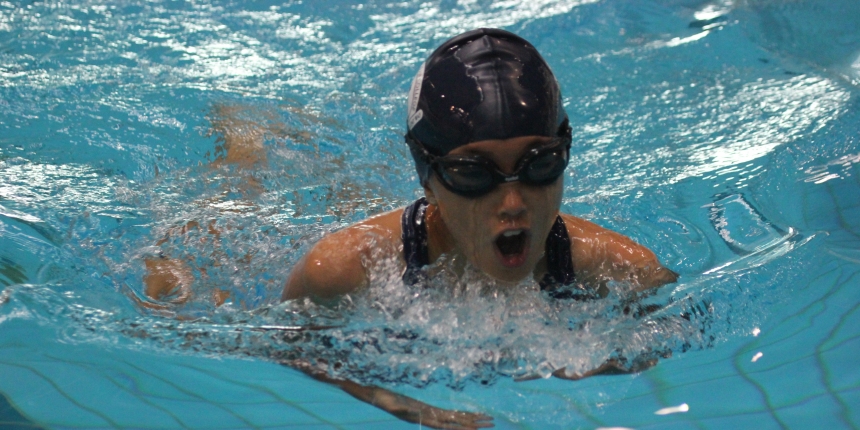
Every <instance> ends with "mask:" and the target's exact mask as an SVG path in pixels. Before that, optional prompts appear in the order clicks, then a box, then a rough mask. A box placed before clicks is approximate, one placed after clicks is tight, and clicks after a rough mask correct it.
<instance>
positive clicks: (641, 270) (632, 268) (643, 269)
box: [560, 213, 678, 288]
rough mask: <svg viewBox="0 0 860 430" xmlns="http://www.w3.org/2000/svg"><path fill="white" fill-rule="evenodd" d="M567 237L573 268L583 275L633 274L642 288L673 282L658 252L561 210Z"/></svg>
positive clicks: (674, 276) (672, 274) (674, 277)
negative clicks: (568, 238) (658, 256)
mask: <svg viewBox="0 0 860 430" xmlns="http://www.w3.org/2000/svg"><path fill="white" fill-rule="evenodd" d="M560 215H561V217H562V219H563V220H564V224H565V227H566V229H567V234H568V236H569V237H570V250H571V259H572V260H573V267H574V271H576V273H577V274H578V275H581V276H582V277H585V278H612V279H619V280H620V279H629V278H634V279H636V281H637V282H638V283H639V284H640V285H641V286H642V287H643V288H652V287H656V286H659V285H663V284H667V283H672V282H675V281H676V280H677V278H678V275H677V274H676V273H675V272H673V271H671V270H669V269H667V268H665V267H663V265H662V264H661V263H660V261H659V259H658V258H657V255H656V254H655V253H654V252H653V251H651V250H650V249H648V248H647V247H645V246H643V245H641V244H639V243H637V242H636V241H634V240H633V239H631V238H629V237H627V236H625V235H623V234H621V233H618V232H615V231H612V230H610V229H608V228H604V227H601V226H599V225H597V224H595V223H593V222H591V221H588V220H585V219H582V218H579V217H576V216H573V215H569V214H564V213H562V214H560Z"/></svg>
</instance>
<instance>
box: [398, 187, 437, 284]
mask: <svg viewBox="0 0 860 430" xmlns="http://www.w3.org/2000/svg"><path fill="white" fill-rule="evenodd" d="M427 205H428V203H427V199H425V198H424V197H421V198H420V199H418V200H416V201H415V203H412V204H411V205H409V206H407V207H406V209H404V210H403V215H402V216H401V217H400V227H401V233H400V238H401V239H402V240H403V258H404V259H405V260H406V271H405V272H404V273H403V282H406V283H407V284H415V283H417V282H418V281H419V280H420V279H421V275H422V272H421V268H422V267H424V266H426V265H428V264H430V254H429V250H428V245H427V225H426V224H425V223H424V213H425V212H426V211H427Z"/></svg>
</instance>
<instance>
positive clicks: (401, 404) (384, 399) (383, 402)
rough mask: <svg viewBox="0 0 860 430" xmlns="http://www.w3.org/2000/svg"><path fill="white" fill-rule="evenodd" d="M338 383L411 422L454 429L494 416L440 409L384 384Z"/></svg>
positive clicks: (487, 424)
mask: <svg viewBox="0 0 860 430" xmlns="http://www.w3.org/2000/svg"><path fill="white" fill-rule="evenodd" d="M338 385H340V388H341V389H343V390H344V391H346V392H347V393H349V394H350V395H352V396H353V397H355V398H357V399H359V400H362V401H364V402H367V403H370V404H371V405H373V406H376V407H377V408H379V409H382V410H383V411H385V412H388V413H390V414H391V415H394V416H395V417H397V418H400V419H401V420H403V421H408V422H410V423H416V424H420V425H422V426H426V427H432V428H436V429H454V430H466V429H477V428H484V427H493V423H492V420H493V418H492V417H490V416H487V415H484V414H479V413H472V412H462V411H451V410H446V409H440V408H437V407H434V406H430V405H428V404H426V403H423V402H419V401H418V400H415V399H412V398H409V397H406V396H404V395H401V394H397V393H395V392H393V391H389V390H386V389H384V388H379V387H372V386H371V387H365V386H362V385H358V384H356V383H355V382H352V381H341V383H340V384H338Z"/></svg>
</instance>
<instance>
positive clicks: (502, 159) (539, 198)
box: [424, 136, 563, 283]
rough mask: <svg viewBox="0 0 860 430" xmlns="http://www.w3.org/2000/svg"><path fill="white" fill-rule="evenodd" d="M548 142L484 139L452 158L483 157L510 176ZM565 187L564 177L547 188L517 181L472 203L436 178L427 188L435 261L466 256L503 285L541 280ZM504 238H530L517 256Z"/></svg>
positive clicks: (540, 139) (533, 137)
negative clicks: (502, 242) (535, 277)
mask: <svg viewBox="0 0 860 430" xmlns="http://www.w3.org/2000/svg"><path fill="white" fill-rule="evenodd" d="M549 141H550V139H549V138H546V137H536V136H530V137H518V138H513V139H507V140H485V141H480V142H474V143H470V144H468V145H465V146H461V147H459V148H457V149H455V150H453V151H451V152H450V155H480V156H482V157H484V158H487V159H488V160H490V161H492V162H494V163H495V164H496V166H498V167H499V169H501V171H502V172H505V173H506V174H511V173H512V172H514V170H515V169H516V165H517V162H518V161H519V160H520V159H521V158H522V156H523V155H524V154H525V153H526V152H527V151H528V150H530V149H532V148H534V147H536V146H540V145H542V144H546V143H547V142H549ZM562 186H563V177H559V178H558V179H556V181H555V182H553V183H552V184H550V185H545V186H531V185H525V184H523V183H522V182H519V181H514V182H509V183H505V184H501V185H499V186H497V187H496V188H495V189H493V190H492V191H490V192H489V193H488V194H485V195H483V196H480V197H477V198H469V197H463V196H460V195H458V194H456V193H454V192H452V191H450V190H448V189H447V188H445V187H444V186H443V185H442V184H441V183H440V182H439V180H438V179H437V177H436V175H432V177H431V179H430V181H428V184H427V186H426V187H425V189H424V192H425V195H426V196H427V200H428V201H429V202H430V204H431V205H433V206H435V208H434V210H433V212H432V213H431V216H428V219H427V225H428V228H429V231H428V233H429V238H430V259H431V260H434V259H435V258H437V257H438V256H439V254H441V253H443V252H444V253H455V254H458V255H462V256H464V257H465V258H466V259H467V260H468V261H469V263H471V264H472V265H473V266H475V267H477V268H478V269H480V270H481V271H482V272H484V273H485V274H487V275H489V276H490V277H492V278H494V279H496V280H499V281H503V282H511V283H513V282H518V281H520V280H522V279H524V278H526V277H527V276H529V275H532V274H534V275H540V274H537V273H534V272H535V269H536V268H537V267H538V266H539V263H543V259H544V245H545V243H546V238H547V236H548V235H549V232H550V229H551V228H552V225H553V223H554V222H555V219H556V217H557V216H558V211H559V207H560V205H561V194H562ZM505 233H508V234H512V235H516V236H519V235H524V236H525V239H524V244H523V245H522V249H521V251H519V252H515V253H513V254H512V255H511V254H505V253H503V252H502V250H501V249H500V248H499V246H498V240H499V239H500V236H502V235H503V234H505ZM517 248H519V246H517ZM540 266H545V264H540Z"/></svg>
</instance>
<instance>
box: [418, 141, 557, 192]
mask: <svg viewBox="0 0 860 430" xmlns="http://www.w3.org/2000/svg"><path fill="white" fill-rule="evenodd" d="M570 140H571V139H570V137H556V138H553V139H552V140H551V141H550V142H548V143H547V144H545V145H541V146H538V147H536V148H532V149H530V150H529V151H528V152H526V153H525V154H524V155H523V156H522V157H521V158H520V160H519V161H517V165H516V168H515V169H514V172H513V173H512V174H510V175H507V174H505V173H504V172H502V171H501V170H500V169H499V166H497V165H496V163H493V162H492V161H490V160H488V159H487V158H486V157H482V156H480V155H445V156H442V157H439V156H436V155H433V154H431V153H429V152H427V150H426V149H425V148H424V147H423V146H422V145H421V144H420V143H419V142H418V141H416V140H415V139H412V138H407V139H406V141H407V143H408V144H409V147H410V149H411V150H412V153H413V155H415V156H416V158H421V161H423V162H424V163H425V164H426V166H427V167H428V168H429V169H433V171H435V172H436V174H437V176H438V177H439V181H440V182H441V183H442V185H444V186H445V188H447V189H448V190H450V191H451V192H453V193H455V194H459V195H461V196H463V197H480V196H482V195H484V194H487V193H489V192H490V191H492V190H493V189H495V188H496V187H497V186H498V185H500V184H505V183H508V182H514V181H520V182H522V183H523V184H526V185H533V186H544V185H549V184H551V183H553V182H555V180H556V179H558V177H559V176H561V174H562V173H564V169H565V168H567V164H568V163H569V162H570ZM427 173H429V172H427ZM422 179H423V178H422ZM422 182H423V180H422Z"/></svg>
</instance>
